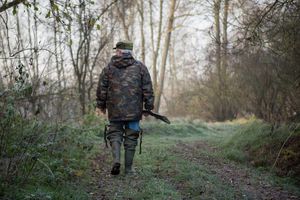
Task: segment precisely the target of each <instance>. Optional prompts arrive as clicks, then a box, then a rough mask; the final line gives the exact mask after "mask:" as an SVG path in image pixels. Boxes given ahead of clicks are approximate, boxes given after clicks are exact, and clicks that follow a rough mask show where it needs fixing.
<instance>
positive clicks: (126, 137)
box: [107, 121, 140, 150]
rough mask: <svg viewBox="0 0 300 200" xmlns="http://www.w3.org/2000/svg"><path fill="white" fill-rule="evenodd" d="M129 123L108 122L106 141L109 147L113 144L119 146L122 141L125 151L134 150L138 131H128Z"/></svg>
mask: <svg viewBox="0 0 300 200" xmlns="http://www.w3.org/2000/svg"><path fill="white" fill-rule="evenodd" d="M129 123H130V122H127V121H119V122H110V125H109V128H108V132H107V139H108V140H109V142H110V145H112V143H114V142H117V143H119V144H120V145H121V144H122V143H123V141H124V149H125V150H135V148H136V146H137V144H138V138H139V133H140V131H139V130H133V129H130V126H129V125H128V124H129Z"/></svg>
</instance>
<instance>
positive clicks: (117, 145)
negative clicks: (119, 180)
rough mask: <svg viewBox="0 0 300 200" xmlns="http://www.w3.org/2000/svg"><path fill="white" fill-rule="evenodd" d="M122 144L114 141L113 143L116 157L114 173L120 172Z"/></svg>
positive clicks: (113, 153)
mask: <svg viewBox="0 0 300 200" xmlns="http://www.w3.org/2000/svg"><path fill="white" fill-rule="evenodd" d="M120 147H121V144H120V143H119V142H112V143H111V150H112V155H113V159H114V161H113V162H114V164H113V167H112V170H111V174H112V175H118V174H120V167H121V164H120V154H121V149H120Z"/></svg>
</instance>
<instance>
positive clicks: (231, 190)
mask: <svg viewBox="0 0 300 200" xmlns="http://www.w3.org/2000/svg"><path fill="white" fill-rule="evenodd" d="M145 126H146V127H145V134H144V137H143V149H142V150H143V152H142V154H138V151H137V153H136V156H135V160H134V161H135V163H134V168H135V171H136V174H135V175H134V176H125V175H124V172H123V170H124V169H123V167H124V166H121V167H122V168H121V169H122V171H121V174H120V175H118V176H111V175H110V170H111V161H112V160H111V153H110V149H106V148H105V147H104V145H103V144H101V146H100V149H99V152H98V153H97V155H96V156H95V157H94V158H93V161H92V171H91V176H92V177H93V181H92V182H91V185H90V187H89V193H90V195H91V197H93V199H97V200H98V199H99V200H100V199H272V200H283V199H284V200H288V199H290V200H294V199H300V189H299V187H298V186H297V185H294V184H290V180H289V179H288V178H280V177H278V176H276V175H274V173H272V172H270V171H269V170H266V169H257V168H254V167H252V166H250V165H248V164H241V163H238V162H235V161H232V160H229V159H226V158H225V157H224V156H223V149H222V147H221V145H220V144H221V143H222V140H224V138H225V137H228V136H229V135H230V134H231V132H232V130H233V128H234V127H233V126H222V125H221V126H220V124H208V125H205V126H204V125H193V124H189V125H186V126H185V127H184V128H183V127H182V126H181V125H173V128H172V129H164V127H160V128H159V129H157V130H154V129H152V128H151V126H147V125H145ZM174 126H175V127H174ZM122 162H123V160H122Z"/></svg>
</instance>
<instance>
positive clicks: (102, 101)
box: [96, 66, 108, 109]
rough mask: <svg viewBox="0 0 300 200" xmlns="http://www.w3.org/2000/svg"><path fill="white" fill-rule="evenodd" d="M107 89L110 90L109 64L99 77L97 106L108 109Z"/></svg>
mask: <svg viewBox="0 0 300 200" xmlns="http://www.w3.org/2000/svg"><path fill="white" fill-rule="evenodd" d="M107 90H108V66H107V67H105V68H104V69H103V70H102V72H101V74H100V77H99V82H98V88H97V94H96V97H97V98H96V101H97V108H100V109H106V100H107Z"/></svg>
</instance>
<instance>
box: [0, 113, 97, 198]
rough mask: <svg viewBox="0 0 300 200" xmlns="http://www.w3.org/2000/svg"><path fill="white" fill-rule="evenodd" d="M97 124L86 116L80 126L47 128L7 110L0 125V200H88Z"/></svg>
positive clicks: (66, 125) (94, 119)
mask: <svg viewBox="0 0 300 200" xmlns="http://www.w3.org/2000/svg"><path fill="white" fill-rule="evenodd" d="M96 121H97V123H95V122H96ZM99 121H100V120H99V119H97V118H96V117H93V116H89V115H88V116H86V117H85V118H84V120H83V122H82V123H81V124H79V125H78V124H76V125H75V124H49V123H48V122H41V121H39V120H37V119H23V118H22V117H21V116H19V115H18V114H16V113H14V110H13V109H11V110H9V108H8V109H6V111H5V113H4V117H3V118H1V121H0V126H1V131H0V136H1V137H0V144H1V146H0V148H1V149H0V153H1V154H0V155H1V157H0V198H1V199H35V200H37V199H41V200H45V199H46V200H47V199H88V198H89V195H88V193H87V192H86V191H87V190H86V186H87V185H88V184H87V183H88V181H89V175H88V173H89V169H90V159H89V157H90V155H92V154H93V150H94V146H95V145H96V142H95V141H99V137H100V136H101V130H102V127H103V125H102V124H101V123H99ZM92 124H95V126H92ZM101 137H102V136H101Z"/></svg>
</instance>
